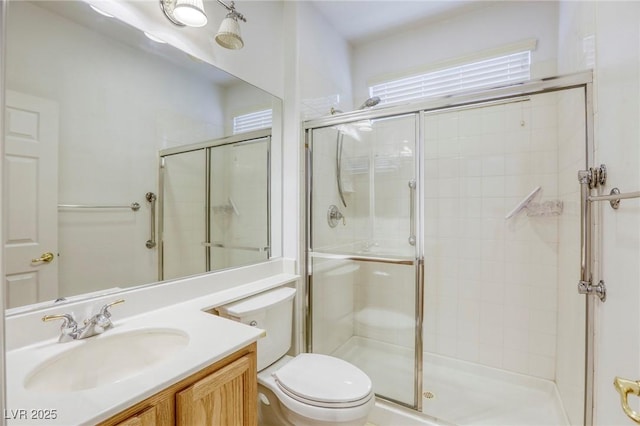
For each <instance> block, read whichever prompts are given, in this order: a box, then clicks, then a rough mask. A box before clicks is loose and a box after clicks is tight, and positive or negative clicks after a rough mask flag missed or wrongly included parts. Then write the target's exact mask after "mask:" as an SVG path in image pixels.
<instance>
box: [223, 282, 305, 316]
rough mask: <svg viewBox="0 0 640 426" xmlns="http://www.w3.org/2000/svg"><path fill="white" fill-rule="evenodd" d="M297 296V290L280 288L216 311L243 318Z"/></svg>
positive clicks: (224, 306)
mask: <svg viewBox="0 0 640 426" xmlns="http://www.w3.org/2000/svg"><path fill="white" fill-rule="evenodd" d="M295 294H296V289H295V288H291V287H280V288H276V289H275V290H270V291H265V292H263V293H258V294H256V295H255V296H250V297H247V298H246V299H241V300H238V301H236V302H233V303H229V304H227V305H223V306H218V307H217V308H216V309H217V310H218V312H219V313H220V314H223V315H224V314H226V315H229V316H233V317H242V316H246V315H251V314H253V313H254V312H257V311H259V310H261V309H265V308H268V307H270V306H273V305H276V304H278V303H282V302H285V301H287V300H290V299H292V298H293V296H294V295H295Z"/></svg>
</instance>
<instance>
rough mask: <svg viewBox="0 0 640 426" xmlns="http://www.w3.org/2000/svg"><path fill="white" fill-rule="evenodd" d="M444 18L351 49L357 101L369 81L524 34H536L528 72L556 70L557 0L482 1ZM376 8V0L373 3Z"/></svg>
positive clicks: (511, 40)
mask: <svg viewBox="0 0 640 426" xmlns="http://www.w3.org/2000/svg"><path fill="white" fill-rule="evenodd" d="M485 4H486V5H487V7H483V8H480V9H473V10H470V11H468V12H466V13H463V14H460V15H456V16H454V17H450V18H448V19H446V20H443V21H438V22H430V23H428V24H426V25H424V26H421V27H415V26H412V27H410V28H409V29H408V30H407V31H405V32H399V33H397V34H396V35H393V36H388V37H385V38H383V39H379V40H372V41H368V42H365V43H362V44H358V45H356V46H354V48H353V77H352V78H353V93H354V98H355V99H356V100H357V102H356V103H358V104H359V102H362V101H363V100H364V99H367V98H368V97H369V92H368V86H369V85H370V84H371V83H372V82H380V81H381V80H382V81H384V80H386V79H393V78H398V77H400V76H407V75H411V74H415V73H420V72H425V71H428V70H429V69H432V68H433V67H434V66H435V67H437V66H438V65H439V64H444V63H446V62H447V61H451V60H455V59H459V58H464V57H467V56H469V57H473V56H474V55H477V54H478V52H481V51H487V50H491V49H495V48H499V47H502V46H506V45H509V44H511V43H514V42H519V41H523V40H526V39H529V38H537V39H538V48H537V49H536V50H535V51H534V52H533V54H532V62H533V64H534V66H533V68H532V76H533V77H534V78H537V77H542V76H544V77H547V76H551V75H554V74H555V71H556V69H555V61H556V50H557V46H556V39H557V32H558V30H557V3H556V2H535V1H518V2H486V3H485ZM371 7H375V2H372V6H371Z"/></svg>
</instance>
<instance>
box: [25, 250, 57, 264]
mask: <svg viewBox="0 0 640 426" xmlns="http://www.w3.org/2000/svg"><path fill="white" fill-rule="evenodd" d="M54 257H55V256H54V255H53V253H51V252H46V253H42V255H41V256H40V257H39V258H37V259H31V263H40V262H44V263H51V262H53V258H54Z"/></svg>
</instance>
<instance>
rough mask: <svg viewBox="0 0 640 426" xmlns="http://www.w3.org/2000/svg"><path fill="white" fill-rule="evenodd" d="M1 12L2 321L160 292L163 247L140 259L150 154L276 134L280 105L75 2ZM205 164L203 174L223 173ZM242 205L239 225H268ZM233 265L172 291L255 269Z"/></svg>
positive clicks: (152, 186)
mask: <svg viewBox="0 0 640 426" xmlns="http://www.w3.org/2000/svg"><path fill="white" fill-rule="evenodd" d="M7 9H8V10H7V37H6V84H5V87H6V103H7V105H6V111H5V117H6V135H5V147H6V153H5V166H6V168H5V170H6V173H7V179H6V181H7V188H6V191H5V194H6V196H5V200H3V202H4V203H5V209H6V211H7V212H8V213H7V215H6V218H7V219H6V221H5V226H6V229H7V234H6V235H8V238H7V241H6V245H5V259H6V262H7V266H6V268H7V277H6V288H7V300H8V307H9V308H17V307H21V306H26V308H24V309H35V308H38V307H39V306H42V305H43V304H44V305H45V306H48V305H50V303H51V301H53V300H55V299H57V298H62V297H64V298H66V299H67V300H77V297H80V298H84V297H91V296H92V295H96V294H104V293H106V292H111V291H114V292H117V291H121V290H124V289H129V288H131V287H134V286H139V285H143V284H149V283H154V282H158V281H159V277H161V276H162V275H161V274H162V271H161V268H160V267H159V265H160V254H161V253H160V246H161V245H162V244H161V243H162V241H158V243H159V244H157V245H156V246H155V247H152V248H147V245H146V242H147V241H148V240H150V238H151V230H152V215H151V211H152V203H151V202H149V201H147V199H146V197H145V195H146V194H147V193H149V192H151V193H153V194H154V195H156V194H158V195H159V192H160V179H161V178H160V175H161V174H160V173H159V160H160V156H161V152H167V150H172V149H175V150H177V151H179V150H180V149H181V148H180V147H184V146H192V145H193V144H205V145H206V144H209V145H211V146H213V145H217V143H216V141H225V140H227V139H228V138H229V137H231V138H236V141H239V140H241V139H242V135H235V136H231V135H233V132H234V129H233V123H234V120H233V119H234V117H238V116H242V115H246V114H250V113H254V112H258V111H265V110H269V109H271V110H272V111H273V116H272V122H273V123H274V132H275V131H277V130H276V129H275V127H277V126H278V125H279V123H280V122H281V120H280V118H279V111H280V110H281V101H280V100H279V99H278V98H276V97H274V96H272V95H270V94H269V93H266V92H265V91H262V90H260V89H258V88H256V87H254V86H252V85H250V84H248V83H246V82H244V81H242V80H239V79H237V78H235V77H233V76H231V75H229V74H227V73H225V72H223V71H221V70H219V69H217V68H215V67H213V66H212V65H210V64H207V63H204V62H202V61H199V60H197V59H195V58H193V57H191V56H189V55H187V54H185V53H184V52H182V51H180V50H178V49H176V48H174V47H172V46H170V45H168V44H165V43H160V42H158V41H153V40H152V39H150V38H148V37H147V36H145V35H144V34H143V32H142V31H140V30H138V29H136V28H133V27H131V26H129V25H128V24H125V23H123V22H121V21H119V20H117V19H114V18H109V17H105V16H102V15H100V14H98V13H96V12H95V11H94V10H92V9H91V8H90V6H89V5H88V4H86V3H84V2H80V1H34V2H27V1H19V2H9V3H8V7H7ZM158 13H160V11H158ZM264 132H267V133H269V131H268V130H264ZM247 134H249V133H247ZM269 134H270V133H269ZM276 143H279V142H278V141H277V140H276V139H271V140H270V144H271V147H273V146H274V144H276ZM210 154H211V156H212V158H211V160H210V162H211V163H216V162H217V161H220V160H219V159H218V158H215V152H214V151H213V150H211V152H210ZM221 155H222V154H221ZM224 155H225V156H228V155H232V154H227V153H225V154H224ZM238 155H240V154H238ZM242 155H245V154H242ZM261 155H263V154H261ZM245 156H247V155H245ZM249 156H250V155H249ZM225 158H229V157H225ZM215 173H218V170H216V172H215ZM235 177H238V176H237V175H228V176H224V177H220V178H219V179H221V180H223V179H230V178H235ZM260 179H265V180H266V181H268V180H269V177H268V176H261V177H260ZM203 182H204V181H203ZM211 183H212V184H213V182H211ZM185 190H186V189H185ZM216 197H217V195H216ZM238 197H239V196H238ZM204 198H206V194H203V199H204ZM232 199H233V197H232ZM228 200H229V196H228V194H227V195H226V198H224V197H223V199H222V200H221V201H220V202H219V203H218V202H217V201H216V203H218V204H215V205H212V206H210V207H211V209H212V210H215V209H218V210H217V212H218V213H222V215H226V219H225V218H215V219H212V223H215V222H219V223H224V221H225V220H228V217H229V215H230V213H232V210H229V209H228V205H230V203H229V202H228ZM157 201H158V203H159V206H158V207H160V206H162V205H164V207H165V208H166V207H167V204H166V202H164V204H162V203H163V200H162V199H160V198H157ZM164 201H166V200H164ZM234 202H235V200H234ZM242 202H243V203H249V204H245V206H243V209H244V210H245V211H248V210H256V211H258V210H259V211H261V212H262V213H263V216H264V217H269V216H268V215H269V207H270V206H269V204H268V203H266V204H265V202H264V200H262V199H260V200H257V199H256V203H258V204H255V205H251V204H250V203H251V199H247V198H246V197H245V198H243V199H242ZM136 204H137V205H136ZM236 208H237V209H239V207H238V206H237V207H236ZM160 210H161V209H160V208H158V209H157V212H156V215H155V218H156V219H158V218H159V214H160ZM265 210H266V211H265ZM194 214H195V213H194ZM216 226H219V225H216ZM267 226H268V220H267ZM157 230H159V228H158V227H156V228H154V231H157ZM259 232H261V233H264V234H265V235H267V237H266V239H267V244H266V246H268V245H269V244H268V240H269V239H271V240H272V241H271V242H272V243H273V238H274V236H273V235H269V232H268V230H266V229H261V230H259ZM159 234H161V233H159ZM158 236H159V237H160V236H161V235H158ZM277 238H279V237H277ZM212 242H214V241H212ZM205 243H206V241H205ZM215 243H218V241H215ZM261 244H262V243H261ZM216 249H220V247H216ZM48 253H50V254H52V255H53V256H49V255H48ZM269 254H270V255H271V256H277V255H278V254H279V253H273V252H271V253H269ZM245 255H246V253H245ZM241 257H242V258H243V259H244V260H243V261H242V262H239V263H237V262H236V263H233V262H218V261H217V260H216V261H211V263H210V267H209V268H208V269H205V270H200V269H184V268H182V269H181V270H179V271H178V272H175V271H174V272H173V273H172V274H171V278H178V277H182V276H186V275H193V274H196V273H201V272H204V271H206V270H214V269H215V268H218V267H221V268H226V267H229V266H235V265H238V264H247V263H251V262H259V261H264V260H265V258H266V257H265V256H264V255H262V256H254V257H250V256H241ZM167 278H168V277H167ZM22 311H23V309H10V311H9V313H11V312H22Z"/></svg>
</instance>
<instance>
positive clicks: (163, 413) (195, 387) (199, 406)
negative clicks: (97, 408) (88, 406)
mask: <svg viewBox="0 0 640 426" xmlns="http://www.w3.org/2000/svg"><path fill="white" fill-rule="evenodd" d="M256 363H257V361H256V344H255V343H253V344H251V345H249V346H247V347H245V348H243V349H241V350H239V351H237V352H235V353H233V354H231V355H229V356H228V357H226V358H224V359H222V360H220V361H218V362H216V363H214V364H212V365H210V366H209V367H206V368H204V369H203V370H201V371H199V372H197V373H196V374H193V375H192V376H189V377H187V378H186V379H183V380H181V381H180V382H178V383H176V384H174V385H172V386H170V387H169V388H167V389H165V390H163V391H161V392H158V393H157V394H155V395H153V396H151V397H149V398H147V399H146V400H144V401H142V402H140V403H138V404H135V405H133V406H132V407H130V408H128V409H126V410H124V411H122V412H121V413H118V414H116V415H115V416H113V417H111V418H110V419H108V420H106V421H104V422H102V423H100V425H101V426H112V425H118V426H173V425H178V426H196V425H203V426H204V425H206V426H256V425H257V424H258V412H257V410H258V408H257V401H258V380H257V364H256Z"/></svg>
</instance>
